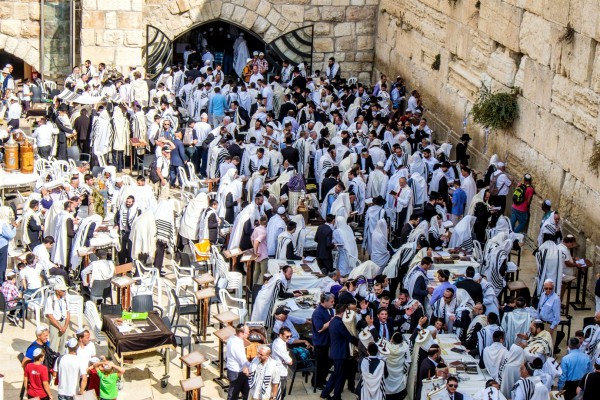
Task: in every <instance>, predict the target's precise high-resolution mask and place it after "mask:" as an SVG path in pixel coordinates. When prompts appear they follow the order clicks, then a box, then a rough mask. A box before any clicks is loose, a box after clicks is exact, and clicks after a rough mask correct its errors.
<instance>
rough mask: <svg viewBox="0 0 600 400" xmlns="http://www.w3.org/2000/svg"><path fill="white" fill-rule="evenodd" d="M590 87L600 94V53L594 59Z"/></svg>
mask: <svg viewBox="0 0 600 400" xmlns="http://www.w3.org/2000/svg"><path fill="white" fill-rule="evenodd" d="M599 50H600V49H599ZM590 87H591V88H592V90H594V91H596V92H600V51H596V54H595V57H594V66H593V69H592V78H591V83H590Z"/></svg>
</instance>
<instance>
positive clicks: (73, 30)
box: [70, 0, 75, 68]
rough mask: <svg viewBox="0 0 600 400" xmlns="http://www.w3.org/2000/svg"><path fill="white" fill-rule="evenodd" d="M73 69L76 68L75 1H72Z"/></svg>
mask: <svg viewBox="0 0 600 400" xmlns="http://www.w3.org/2000/svg"><path fill="white" fill-rule="evenodd" d="M70 19H71V21H70V25H71V68H74V67H75V1H74V0H71V18H70Z"/></svg>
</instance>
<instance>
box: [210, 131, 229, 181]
mask: <svg viewBox="0 0 600 400" xmlns="http://www.w3.org/2000/svg"><path fill="white" fill-rule="evenodd" d="M219 140H220V139H219ZM213 143H214V141H213ZM213 143H211V147H210V148H211V151H210V154H209V159H208V165H207V173H208V177H209V178H211V179H214V178H220V177H221V171H220V169H219V166H220V165H221V163H222V162H224V161H225V157H227V156H228V155H229V152H228V151H227V149H225V148H223V147H221V146H213Z"/></svg>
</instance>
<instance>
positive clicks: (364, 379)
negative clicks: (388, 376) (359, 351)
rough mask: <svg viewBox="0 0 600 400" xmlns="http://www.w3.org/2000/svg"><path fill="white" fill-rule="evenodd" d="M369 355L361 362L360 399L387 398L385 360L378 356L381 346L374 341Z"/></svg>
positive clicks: (376, 399) (374, 399) (382, 399)
mask: <svg viewBox="0 0 600 400" xmlns="http://www.w3.org/2000/svg"><path fill="white" fill-rule="evenodd" d="M367 351H368V356H367V357H365V358H363V359H362V362H361V363H360V372H361V380H360V382H359V388H360V392H359V396H358V398H359V400H385V393H386V392H385V381H384V375H385V361H384V360H382V359H381V358H379V357H378V353H379V348H378V347H377V344H376V343H374V342H372V343H369V346H368V347H367Z"/></svg>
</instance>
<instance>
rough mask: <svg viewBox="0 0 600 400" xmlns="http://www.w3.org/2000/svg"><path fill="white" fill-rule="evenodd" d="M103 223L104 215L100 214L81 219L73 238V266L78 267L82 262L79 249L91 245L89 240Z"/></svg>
mask: <svg viewBox="0 0 600 400" xmlns="http://www.w3.org/2000/svg"><path fill="white" fill-rule="evenodd" d="M101 223H102V217H101V216H100V215H98V214H94V215H90V216H89V217H87V218H84V219H83V220H81V223H80V224H79V227H78V229H77V232H75V238H74V239H73V248H72V250H71V268H74V269H77V268H78V267H79V265H80V264H81V257H80V256H79V250H80V249H82V248H84V247H89V244H90V243H89V241H90V239H91V238H92V237H94V230H95V229H96V227H97V226H100V224H101Z"/></svg>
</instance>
